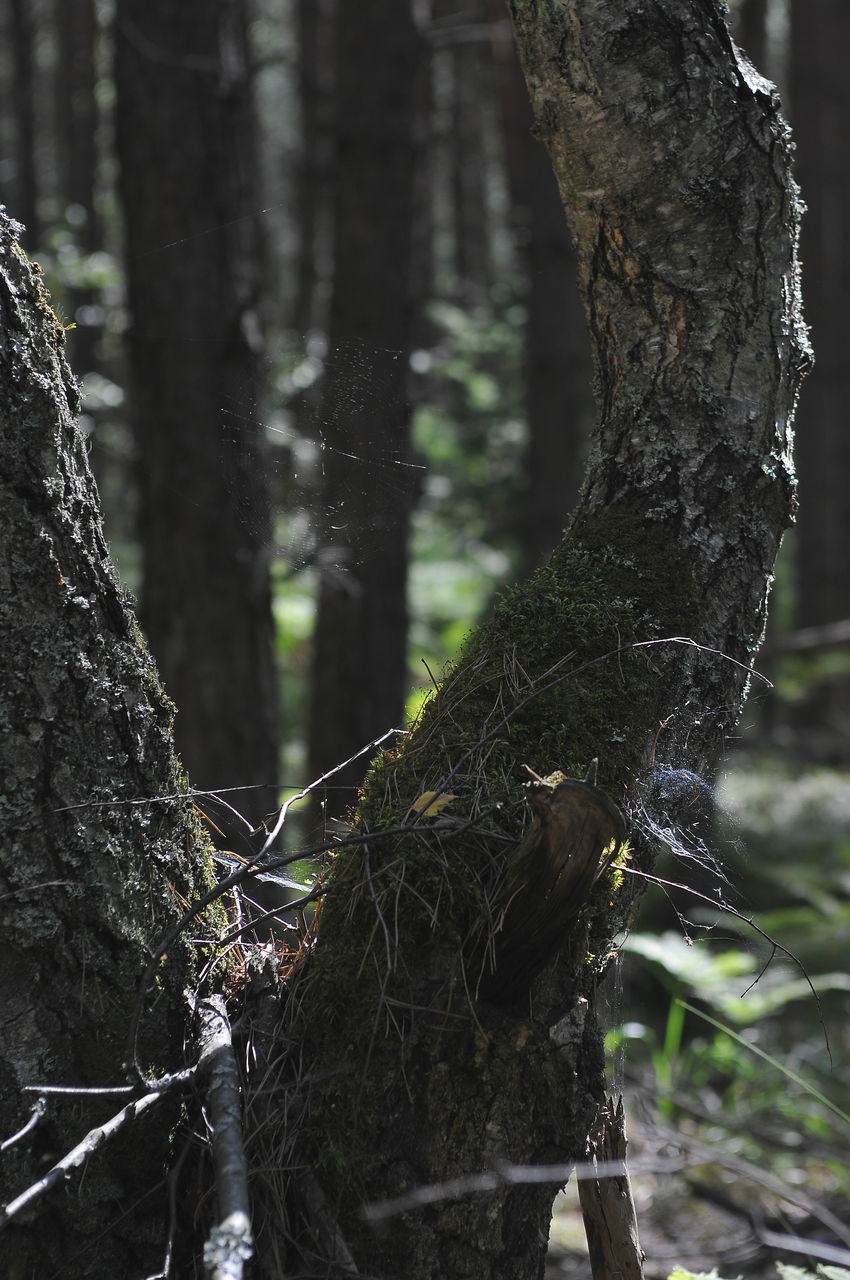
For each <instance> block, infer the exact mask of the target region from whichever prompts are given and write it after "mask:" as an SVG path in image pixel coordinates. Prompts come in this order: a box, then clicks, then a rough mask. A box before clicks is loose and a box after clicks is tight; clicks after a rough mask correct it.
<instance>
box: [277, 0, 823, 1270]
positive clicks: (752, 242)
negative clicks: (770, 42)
mask: <svg viewBox="0 0 850 1280" xmlns="http://www.w3.org/2000/svg"><path fill="white" fill-rule="evenodd" d="M513 14H514V20H515V24H516V30H517V39H518V44H519V48H520V51H521V54H522V58H523V63H524V67H525V73H526V77H527V79H528V82H529V87H530V91H531V99H532V105H533V108H534V115H535V122H536V129H537V132H538V134H539V136H540V137H542V139H543V140H544V142H545V143H546V145H547V147H548V149H549V153H550V155H551V157H552V161H553V164H554V168H555V172H556V175H557V178H558V182H559V186H560V191H561V196H562V199H563V201H564V205H565V207H566V209H567V211H568V215H569V218H570V221H571V223H572V227H573V232H574V235H575V239H576V244H577V254H578V262H579V277H580V285H581V289H582V294H583V297H584V301H585V306H586V309H587V313H588V316H589V320H590V328H591V335H592V341H593V346H594V355H595V360H596V366H597V372H598V385H599V388H600V422H599V427H598V430H597V432H596V434H595V436H594V440H593V442H592V448H591V463H590V469H589V472H588V477H587V480H586V482H585V485H584V488H583V492H582V498H581V502H580V505H579V507H578V509H577V511H576V513H575V515H574V517H573V519H572V521H571V525H570V528H569V530H568V533H567V536H566V538H565V539H564V541H563V542H562V544H561V545H560V546H559V548H558V549H557V550H556V552H555V554H554V555H553V557H552V559H551V561H550V563H549V564H548V565H547V566H545V567H544V568H543V569H541V570H539V571H538V572H537V573H536V574H535V575H534V576H533V577H532V578H531V579H530V580H529V582H528V583H527V584H525V585H524V586H522V587H520V588H518V589H516V590H514V591H512V592H509V593H507V594H506V595H505V596H504V597H503V598H502V600H501V601H500V603H499V604H498V605H497V607H496V608H495V610H494V613H493V616H492V619H491V621H490V622H489V623H488V624H487V625H486V626H485V627H483V628H482V629H481V630H480V631H479V632H478V633H476V635H475V636H474V637H473V639H472V640H471V642H470V643H469V645H468V646H467V649H466V651H465V654H464V656H463V658H462V660H461V662H460V663H459V665H458V667H457V670H456V671H455V672H454V674H453V675H452V676H451V677H450V678H449V679H448V680H447V682H446V683H445V684H444V685H443V686H442V688H441V690H440V692H439V694H438V695H437V696H436V697H435V698H434V699H433V700H432V702H431V703H430V705H429V707H428V708H427V709H426V711H425V713H424V714H423V716H422V718H421V720H420V722H419V724H418V726H417V728H416V730H415V731H414V732H413V733H412V734H411V736H410V738H409V739H408V741H407V743H406V745H405V748H404V750H403V751H402V752H401V753H400V754H399V755H395V756H387V757H384V758H383V759H382V760H381V761H380V762H379V763H378V764H377V765H376V766H375V767H374V769H373V771H372V773H371V775H370V777H369V780H368V784H367V790H366V793H365V796H364V798H363V801H362V803H361V807H360V811H359V822H360V827H361V829H362V830H363V831H364V832H369V833H371V834H370V838H369V840H368V842H367V843H366V844H365V845H364V846H363V847H362V848H357V849H346V850H343V851H341V852H340V853H339V855H338V857H337V859H336V861H335V863H334V866H333V870H332V873H331V875H330V877H329V880H328V886H327V887H328V895H327V897H326V899H325V901H324V904H323V907H322V912H321V917H320V922H319V929H318V939H317V945H316V948H315V951H314V953H313V955H312V956H311V958H310V959H309V961H308V962H307V963H306V964H305V965H304V966H303V967H302V969H301V970H300V971H299V973H298V975H297V978H296V986H295V990H294V993H293V1000H292V1006H291V1009H292V1012H291V1029H290V1030H291V1035H292V1037H293V1039H294V1040H295V1042H297V1044H298V1061H299V1063H300V1064H301V1068H300V1069H301V1072H303V1074H302V1075H301V1076H300V1079H298V1080H296V1079H292V1080H291V1082H290V1086H291V1087H292V1089H293V1090H294V1092H293V1094H291V1095H288V1096H289V1097H290V1098H292V1099H293V1104H292V1105H291V1106H290V1108H289V1112H288V1115H289V1118H290V1122H291V1123H290V1127H289V1131H288V1133H287V1134H286V1135H285V1136H284V1137H283V1138H282V1139H281V1145H282V1147H283V1149H285V1148H286V1143H287V1142H288V1143H289V1144H290V1150H291V1160H292V1164H293V1168H295V1169H299V1168H300V1169H303V1168H304V1167H305V1166H307V1167H311V1168H312V1169H313V1170H314V1171H315V1174H316V1178H317V1181H318V1182H319V1184H320V1187H321V1191H322V1194H323V1196H324V1202H325V1206H326V1210H327V1213H326V1215H325V1221H327V1215H328V1214H329V1215H330V1216H331V1217H332V1218H334V1219H335V1220H336V1222H337V1223H338V1226H339V1232H338V1236H337V1245H338V1243H339V1239H340V1238H342V1239H344V1240H345V1241H346V1242H347V1247H348V1249H350V1251H351V1253H352V1254H353V1257H354V1259H355V1260H356V1262H357V1265H358V1266H359V1267H360V1269H361V1271H363V1272H366V1273H368V1274H369V1275H372V1276H381V1277H396V1276H398V1275H400V1274H403V1275H405V1277H407V1278H408V1280H420V1278H424V1277H429V1278H430V1277H434V1276H437V1275H440V1276H451V1277H452V1278H453V1280H461V1278H462V1277H469V1280H472V1278H473V1277H475V1278H476V1280H478V1278H479V1277H480V1276H482V1275H488V1276H492V1277H503V1278H504V1280H508V1278H510V1280H525V1278H526V1277H528V1278H529V1280H531V1277H539V1276H540V1274H541V1272H542V1266H543V1258H544V1255H545V1249H546V1243H545V1242H546V1237H547V1232H548V1222H549V1216H550V1211H551V1203H552V1199H553V1196H554V1194H555V1191H556V1189H557V1188H556V1186H555V1185H553V1184H547V1185H539V1184H538V1185H524V1186H523V1185H500V1186H497V1187H496V1188H495V1189H493V1190H491V1191H490V1192H489V1193H488V1194H487V1195H481V1194H477V1195H473V1196H469V1197H466V1198H460V1199H455V1200H452V1201H451V1202H449V1203H438V1204H436V1205H431V1206H422V1207H420V1208H416V1209H413V1210H412V1211H409V1212H406V1213H404V1214H399V1215H396V1216H394V1217H391V1218H390V1219H388V1220H387V1221H385V1222H384V1223H383V1224H382V1227H383V1229H382V1230H381V1231H380V1232H375V1231H373V1230H372V1228H371V1227H370V1226H369V1225H368V1223H367V1222H366V1221H365V1220H364V1219H363V1217H362V1216H361V1206H362V1204H363V1203H364V1202H373V1201H376V1200H381V1199H382V1198H384V1197H387V1196H390V1197H391V1196H394V1195H397V1194H398V1193H399V1192H404V1191H408V1190H410V1189H415V1188H416V1187H418V1186H422V1185H428V1184H431V1183H434V1182H439V1181H440V1180H442V1179H444V1178H447V1177H455V1176H457V1175H463V1174H469V1173H476V1172H479V1171H481V1170H488V1169H490V1170H491V1169H493V1168H494V1167H495V1166H496V1165H497V1164H498V1163H499V1162H501V1161H509V1162H513V1163H517V1164H535V1163H549V1162H551V1161H559V1162H568V1161H570V1160H573V1159H575V1158H576V1157H579V1158H580V1157H582V1156H583V1153H584V1150H585V1142H586V1137H587V1133H588V1129H589V1127H590V1125H591V1123H592V1121H593V1118H594V1113H595V1110H596V1107H597V1104H598V1103H599V1101H600V1100H601V1098H602V1067H603V1059H602V1049H601V1039H600V1036H599V1033H598V1030H597V1026H596V1020H595V1013H594V998H595V991H596V987H597V984H598V982H599V980H600V978H601V977H602V975H603V974H604V972H605V969H606V967H607V964H608V960H609V958H610V955H611V952H610V945H611V939H612V937H613V936H614V935H615V933H616V931H617V929H618V928H619V927H621V926H622V923H623V921H624V919H625V918H626V917H627V916H628V914H629V911H630V909H631V905H632V902H633V899H634V897H635V883H636V881H635V878H634V877H632V876H630V875H628V874H625V875H623V874H622V873H615V874H613V875H612V874H611V873H609V874H608V875H606V876H605V877H603V879H602V880H601V881H600V883H599V884H598V885H597V887H596V889H595V890H593V891H592V892H591V894H590V897H589V900H588V902H587V903H586V904H585V905H584V909H583V910H581V911H580V912H579V913H578V914H576V912H575V911H572V912H571V914H569V915H568V916H565V919H564V927H563V934H562V936H563V942H562V945H561V948H560V954H559V957H558V959H557V961H555V959H554V956H553V958H552V962H551V963H550V964H549V965H548V967H547V968H546V969H545V970H544V972H543V973H542V974H541V976H539V977H537V978H536V979H532V978H531V977H530V976H529V975H526V974H523V973H521V972H517V971H516V970H513V971H511V972H508V973H505V974H500V973H499V972H497V973H496V975H495V976H493V975H490V974H489V966H490V955H491V949H492V947H493V945H494V944H495V943H496V942H497V941H498V930H499V920H500V913H501V910H502V905H503V902H504V899H503V897H502V896H501V895H502V894H503V892H504V883H505V874H506V866H510V864H511V861H512V859H513V858H515V857H516V854H517V850H518V849H519V848H522V849H525V848H526V847H527V838H528V837H526V843H524V844H522V845H520V844H519V843H518V842H519V841H520V839H521V834H522V831H523V827H524V825H525V819H524V815H525V804H524V800H523V786H522V780H523V776H524V774H523V769H522V766H523V764H529V765H531V766H532V767H533V768H534V769H535V770H537V771H538V772H539V773H541V774H548V773H549V772H550V771H551V770H554V769H556V768H561V769H563V770H564V771H565V772H566V773H567V774H568V775H572V776H574V777H575V776H578V777H581V776H583V774H584V771H585V769H586V767H587V765H588V762H589V761H590V760H591V759H592V758H593V757H597V756H598V757H599V759H600V778H599V780H600V785H601V786H603V787H604V788H605V790H606V791H607V792H608V793H609V795H610V796H611V797H613V799H614V800H615V801H616V802H617V804H618V805H619V806H620V807H621V808H622V809H623V810H624V811H625V812H626V814H627V816H628V820H629V826H630V827H631V839H632V845H633V848H632V853H631V859H632V860H631V863H630V868H631V870H633V871H644V872H645V871H647V870H648V869H649V867H650V866H651V863H652V853H653V850H652V848H651V846H650V844H649V843H648V842H647V841H646V840H645V839H643V838H642V836H641V829H642V828H641V823H642V822H644V821H645V815H646V814H647V813H650V814H652V815H654V817H655V819H661V820H663V822H664V823H672V822H675V821H676V820H677V818H678V817H679V816H680V814H681V812H682V811H683V810H684V809H685V808H686V804H687V800H688V797H689V795H690V793H691V791H692V782H693V774H694V773H697V774H700V775H703V776H706V775H708V776H710V774H711V771H712V768H713V765H714V762H715V761H716V759H717V755H718V752H719V751H720V750H721V748H722V746H723V742H724V738H725V735H726V734H727V733H728V732H729V730H730V729H731V728H732V726H733V724H734V723H735V719H736V716H737V714H738V709H739V707H740V703H741V698H742V694H743V691H744V688H745V686H746V682H747V668H748V666H749V664H750V662H751V659H752V655H753V653H754V652H755V650H756V648H757V646H758V643H759V638H760V636H761V634H762V629H763V625H764V616H765V600H766V592H767V585H768V581H769V577H770V572H771V567H772V564H773V560H774V556H775V554H776V550H777V546H778V544H779V539H780V536H781V533H782V530H783V528H785V527H786V526H787V524H788V523H789V520H790V518H791V513H792V507H793V481H792V474H791V469H790V421H791V418H792V416H793V409H794V405H795V400H796V394H797V385H798V380H799V376H800V372H801V370H802V368H803V367H804V366H805V364H806V362H807V359H808V348H807V344H806V338H805V330H804V328H803V325H802V321H801V318H800V311H799V297H798V291H797V264H796V257H795V244H796V234H797V225H798V215H799V210H798V205H797V199H796V190H795V188H794V185H793V183H792V181H791V178H790V172H789V147H788V140H787V134H786V130H785V127H784V125H783V123H782V122H781V120H780V119H779V117H778V114H777V110H776V104H775V102H774V101H773V100H772V99H771V96H770V88H769V86H767V84H766V82H764V81H762V80H761V79H759V78H753V76H752V74H751V73H750V72H749V71H748V69H747V67H746V65H745V64H743V63H742V62H741V61H739V59H738V57H737V55H736V51H735V49H734V47H733V46H732V44H731V41H730V38H729V35H728V32H727V29H726V25H725V19H724V17H723V15H722V12H721V9H720V6H719V5H717V4H714V3H709V2H707V0H693V3H691V4H683V3H682V2H681V0H660V2H659V3H658V4H656V5H655V6H653V7H652V8H651V9H647V7H646V5H645V4H643V3H642V2H641V0H625V2H624V3H623V4H621V5H618V6H616V7H601V6H599V5H598V4H597V3H595V0H555V2H553V3H550V4H547V5H545V6H541V5H538V4H536V3H533V2H532V0H523V2H520V0H516V3H514V5H513ZM671 637H691V638H692V639H693V642H694V643H693V644H690V643H688V644H685V643H682V642H681V641H676V640H673V639H671ZM697 644H698V645H700V646H704V647H702V648H698V647H696V646H697ZM631 646H638V647H631ZM640 646H646V647H640ZM429 790H434V791H437V792H443V793H446V798H447V804H446V806H445V808H444V809H443V811H442V812H441V814H440V815H439V817H433V816H429V815H428V813H427V811H423V809H422V807H421V806H420V810H419V811H418V812H419V814H420V816H419V818H418V819H417V821H416V822H415V824H414V829H413V830H412V831H411V832H409V833H408V834H406V835H405V836H404V837H403V838H400V837H398V836H393V837H387V836H385V835H383V834H382V832H383V831H384V830H385V829H388V828H392V827H393V826H394V825H395V824H397V823H398V822H400V821H402V820H403V819H404V818H405V815H408V816H409V815H410V812H411V809H410V807H411V805H413V804H414V802H415V801H416V800H417V797H418V796H420V795H421V794H422V793H423V792H425V791H429ZM562 853H563V856H564V857H567V858H568V857H569V856H570V854H571V853H572V854H573V855H574V856H575V855H576V850H575V849H573V848H570V847H568V848H565V849H564V850H563V851H562ZM621 879H622V883H620V881H621ZM530 892H531V893H532V894H533V887H532V888H531V890H530ZM573 905H574V906H577V905H579V904H573ZM544 908H545V904H541V910H543V909H544ZM481 978H485V979H486V980H487V985H488V989H489V991H490V993H491V998H490V1000H488V1001H483V1000H481V999H476V993H477V991H478V984H479V980H480V979H481ZM500 985H501V987H502V988H503V989H502V990H500ZM509 988H513V989H514V990H515V991H518V992H519V994H518V995H517V996H515V997H512V998H510V999H509V998H508V995H507V993H508V990H509ZM292 1070H293V1073H294V1072H295V1064H294V1059H293V1064H292ZM296 1113H297V1114H298V1115H299V1116H300V1117H301V1120H300V1127H299V1129H298V1132H296V1126H295V1124H294V1123H292V1117H293V1115H294V1114H296ZM277 1137H278V1134H275V1137H274V1139H272V1140H273V1141H276V1140H277ZM293 1147H294V1150H292V1148H293ZM280 1149H281V1146H276V1147H275V1150H276V1151H277V1152H278V1153H279V1151H280ZM293 1201H294V1202H295V1203H296V1205H300V1207H301V1210H302V1217H301V1219H300V1220H301V1222H302V1223H304V1235H305V1244H304V1253H307V1252H309V1250H311V1249H313V1250H316V1248H317V1245H316V1241H317V1239H318V1235H317V1232H316V1230H315V1227H311V1226H310V1211H309V1201H310V1197H308V1196H305V1194H304V1192H303V1189H301V1188H299V1184H298V1178H297V1174H295V1175H294V1176H293ZM312 1202H313V1203H315V1197H313V1198H312ZM326 1256H327V1252H326ZM330 1270H331V1273H332V1274H342V1271H343V1268H342V1267H341V1266H337V1267H336V1268H334V1267H333V1266H331V1268H330Z"/></svg>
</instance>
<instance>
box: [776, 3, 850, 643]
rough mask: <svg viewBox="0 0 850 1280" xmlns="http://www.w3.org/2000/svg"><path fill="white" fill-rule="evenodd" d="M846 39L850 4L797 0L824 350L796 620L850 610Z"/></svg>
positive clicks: (811, 394) (805, 171)
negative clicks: (804, 2)
mask: <svg viewBox="0 0 850 1280" xmlns="http://www.w3.org/2000/svg"><path fill="white" fill-rule="evenodd" d="M849 46H850V8H848V6H847V5H846V4H842V3H841V0H822V3H820V4H818V5H812V6H806V5H803V4H801V3H797V2H796V0H795V3H793V4H792V5H791V43H790V52H791V75H790V81H791V110H792V113H793V119H794V131H795V135H796V137H797V141H798V145H799V159H798V162H797V169H798V176H799V178H800V181H801V183H802V184H803V190H804V191H805V192H806V203H807V205H808V210H809V213H808V217H807V218H806V220H805V222H804V224H803V241H802V256H803V261H804V263H805V265H806V271H807V277H806V278H807V280H808V282H809V283H808V289H807V303H808V305H807V318H808V320H809V321H810V322H811V326H812V340H813V342H814V344H815V350H816V351H817V357H818V362H817V368H816V370H815V373H814V374H813V376H812V378H811V380H810V382H809V383H808V384H807V385H806V388H805V392H804V394H803V397H802V401H801V405H800V423H799V426H800V430H799V443H798V448H797V459H798V463H799V472H800V500H801V504H802V507H801V513H800V528H799V532H798V544H799V597H798V602H797V619H796V620H797V625H798V626H800V627H810V626H820V625H822V624H823V623H827V622H835V621H837V620H838V619H840V618H846V617H848V616H850V502H848V498H847V492H848V486H850V433H848V431H847V403H848V399H850V367H848V361H847V344H846V342H845V339H844V333H845V329H846V317H847V307H848V301H850V238H848V230H847V228H848V219H850V173H848V167H847V159H846V142H845V130H846V122H847V118H848V109H850V83H848V78H847V64H846V58H845V53H846V50H847V48H848V47H849Z"/></svg>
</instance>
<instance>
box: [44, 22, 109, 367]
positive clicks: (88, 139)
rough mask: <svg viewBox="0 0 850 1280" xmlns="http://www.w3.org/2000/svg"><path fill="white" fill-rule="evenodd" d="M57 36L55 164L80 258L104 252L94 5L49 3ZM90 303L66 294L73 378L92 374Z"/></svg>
mask: <svg viewBox="0 0 850 1280" xmlns="http://www.w3.org/2000/svg"><path fill="white" fill-rule="evenodd" d="M54 15H55V23H56V35H57V55H58V56H57V59H56V86H55V92H56V101H55V114H56V139H57V145H56V156H57V160H58V161H59V174H58V186H59V199H60V206H61V207H60V216H63V217H66V218H67V220H68V223H69V225H70V226H71V227H73V229H74V238H75V241H76V244H77V245H78V247H79V248H80V250H81V251H82V252H83V253H85V254H90V253H94V252H95V251H96V250H97V249H100V248H102V247H103V240H102V235H101V227H100V219H99V218H98V214H97V210H96V207H95V200H96V195H95V193H96V187H97V129H98V109H97V101H96V99H95V81H96V69H95V48H96V41H97V34H98V32H97V18H96V15H95V6H94V0H54ZM94 299H95V294H94V291H93V290H92V289H91V288H72V289H70V290H69V299H68V301H69V310H70V313H71V316H72V318H73V320H74V323H75V326H76V327H75V328H74V329H73V330H72V331H71V333H70V335H69V340H68V350H69V358H70V360H71V363H72V364H73V367H74V368H75V369H76V370H77V372H78V374H83V373H86V372H88V370H90V369H94V368H95V365H96V349H97V338H98V327H97V326H95V325H94V324H92V322H91V318H90V316H89V315H87V314H86V312H85V311H81V310H80V309H81V308H85V307H87V306H90V305H91V303H92V302H93V301H94Z"/></svg>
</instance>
